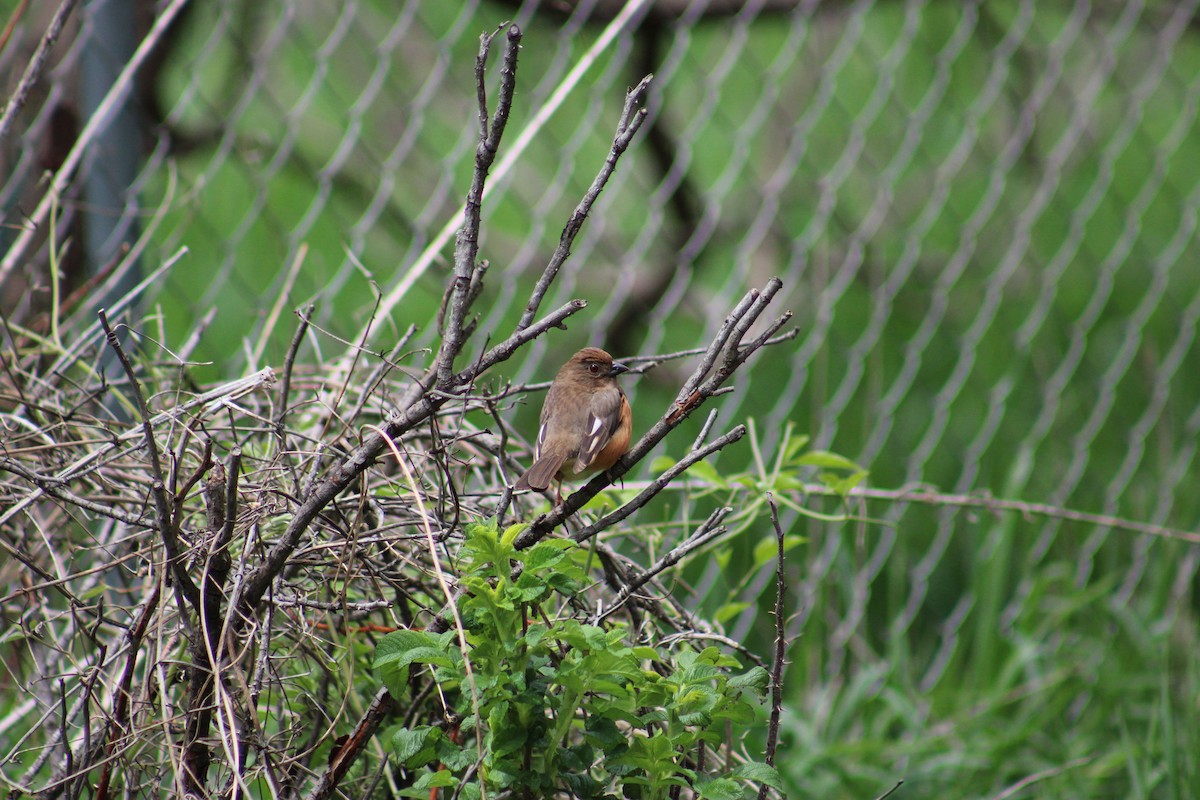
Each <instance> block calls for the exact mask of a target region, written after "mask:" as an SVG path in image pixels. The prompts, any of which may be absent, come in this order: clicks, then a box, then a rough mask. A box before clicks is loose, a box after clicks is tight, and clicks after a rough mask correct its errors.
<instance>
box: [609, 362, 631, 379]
mask: <svg viewBox="0 0 1200 800" xmlns="http://www.w3.org/2000/svg"><path fill="white" fill-rule="evenodd" d="M622 372H629V367H627V366H625V365H624V364H618V363H617V362H615V361H614V362H613V365H612V369H610V370H609V371H608V374H609V375H610V376H612V377H614V378H615V377H616V376H618V375H620V374H621V373H622Z"/></svg>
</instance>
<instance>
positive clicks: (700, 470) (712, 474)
mask: <svg viewBox="0 0 1200 800" xmlns="http://www.w3.org/2000/svg"><path fill="white" fill-rule="evenodd" d="M687 472H688V474H689V475H691V476H692V477H693V478H699V479H700V480H702V481H705V482H706V483H711V484H713V485H714V486H720V487H721V488H722V489H727V488H729V481H727V480H725V476H724V475H722V474H721V473H719V472H717V468H716V467H714V466H713V465H712V464H710V463H708V462H707V461H697V462H696V463H695V464H692V465H691V466H690V467H688V469H687Z"/></svg>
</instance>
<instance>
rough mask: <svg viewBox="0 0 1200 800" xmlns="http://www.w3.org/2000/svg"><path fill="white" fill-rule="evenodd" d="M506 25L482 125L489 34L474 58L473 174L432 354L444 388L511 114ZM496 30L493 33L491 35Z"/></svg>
mask: <svg viewBox="0 0 1200 800" xmlns="http://www.w3.org/2000/svg"><path fill="white" fill-rule="evenodd" d="M505 27H507V29H508V34H507V37H506V38H507V42H506V46H505V48H504V60H503V64H502V66H501V68H500V94H499V96H498V97H497V98H496V112H495V114H494V115H493V116H492V122H491V125H490V126H489V125H488V121H487V113H488V110H487V90H486V84H485V81H484V68H485V67H486V65H487V58H488V52H489V51H490V50H491V44H492V37H493V36H494V35H495V34H486V33H485V34H483V35H482V36H480V37H479V40H480V41H479V55H478V56H477V57H476V59H475V80H476V86H477V93H478V98H479V104H480V105H479V128H480V131H479V146H478V147H477V148H476V149H475V170H474V172H473V174H472V177H471V188H470V189H469V190H468V191H467V199H466V202H465V203H464V204H463V224H462V227H461V228H459V231H458V237H457V238H456V240H455V244H454V279H453V283H452V284H451V288H450V291H451V299H450V314H449V317H448V318H447V321H446V328H445V330H444V331H443V333H442V348H441V352H440V353H439V354H438V380H437V385H438V388H440V389H449V388H451V387H452V385H453V382H454V360H455V359H456V358H458V354H459V352H460V351H461V350H462V347H463V344H464V342H465V339H466V337H465V336H464V333H463V324H464V321H465V320H466V318H467V313H468V311H469V307H470V304H471V294H472V293H473V290H474V289H475V288H476V287H478V286H480V284H479V283H478V281H477V280H476V277H475V276H476V269H477V267H476V258H478V256H479V225H480V220H481V211H482V208H483V193H484V190H485V189H486V188H487V177H488V171H489V170H490V169H491V168H492V162H494V161H495V160H496V153H497V151H498V150H499V148H500V140H501V139H502V138H503V136H504V129H505V127H506V126H507V125H508V116H509V113H510V112H511V111H512V99H513V93H514V92H515V91H516V74H517V55H518V54H519V53H520V50H521V29H520V28H518V27H517V26H516V25H509V24H506V25H503V26H501V29H503V28H505ZM499 32H500V31H499V30H497V31H496V33H499Z"/></svg>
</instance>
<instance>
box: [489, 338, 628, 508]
mask: <svg viewBox="0 0 1200 800" xmlns="http://www.w3.org/2000/svg"><path fill="white" fill-rule="evenodd" d="M628 370H629V367H627V366H625V365H624V364H616V363H614V362H613V359H612V356H610V355H609V354H608V353H606V352H604V351H603V350H601V349H600V348H598V347H585V348H583V349H582V350H580V351H579V352H578V353H576V354H575V355H573V356H571V360H570V361H568V362H567V363H566V364H563V367H562V369H560V370H559V371H558V375H556V376H555V378H554V383H552V384H550V391H549V392H547V393H546V402H545V403H543V404H542V424H541V427H539V428H538V437H537V446H536V448H535V449H534V452H533V466H531V467H530V468H529V469H527V470H525V474H524V475H522V476H521V477H520V478H519V479H518V480H517V482H516V484H515V486H514V487H513V488H515V489H536V490H538V491H539V492H543V491H545V490H546V489H547V488H548V487H549V486H550V481H551V480H552V479H556V478H557V479H558V480H560V481H561V480H563V479H564V478H566V479H575V478H580V477H583V476H584V475H591V474H593V473H596V472H601V471H603V470H606V469H608V468H609V467H611V466H612V465H613V464H615V463H617V459H618V458H620V457H621V456H623V455H625V453H626V452H628V451H629V439H630V437H631V435H632V434H633V412H632V411H631V410H630V408H629V401H628V400H627V399H625V392H624V391H622V389H621V387H620V385H618V384H617V378H616V376H618V375H620V374H621V373H622V372H627V371H628Z"/></svg>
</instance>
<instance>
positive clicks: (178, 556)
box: [97, 309, 200, 608]
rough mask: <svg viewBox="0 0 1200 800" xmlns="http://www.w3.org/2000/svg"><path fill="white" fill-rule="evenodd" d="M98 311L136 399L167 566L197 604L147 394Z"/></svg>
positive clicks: (194, 606) (102, 311) (184, 590)
mask: <svg viewBox="0 0 1200 800" xmlns="http://www.w3.org/2000/svg"><path fill="white" fill-rule="evenodd" d="M97 315H98V316H99V317H100V324H101V325H102V326H103V327H104V333H105V336H106V337H107V338H108V345H109V347H111V348H112V349H113V351H114V352H115V353H116V356H117V359H118V360H119V361H120V362H121V369H122V370H124V371H125V377H126V378H127V379H128V380H129V387H130V391H131V392H132V393H133V397H134V400H136V401H137V407H138V413H139V414H140V416H141V420H142V434H143V436H144V437H145V443H146V451H147V452H148V454H149V456H150V477H151V483H150V493H151V495H152V496H153V498H154V510H155V515H156V517H157V521H158V534H159V536H160V537H162V542H163V547H165V548H166V551H167V564H168V566H169V567H170V570H171V573H172V575H174V577H175V582H176V583H175V585H176V586H177V587H178V588H179V591H180V592H182V593H183V596H184V597H185V598H186V599H187V601H188V603H189V604H191V606H192V607H193V608H196V607H197V606H198V604H199V601H200V592H199V590H198V589H197V588H196V584H195V583H193V582H192V577H191V576H190V575H188V573H187V569H186V567H185V565H184V562H183V551H182V550H181V549H180V545H179V536H178V532H177V531H176V530H175V526H174V525H173V524H172V522H171V505H170V502H169V501H168V498H167V485H166V481H165V479H164V477H163V470H162V460H161V458H160V456H159V453H158V442H157V441H156V439H155V437H154V423H153V421H152V418H151V415H150V408H149V407H148V406H147V405H146V398H145V397H143V396H142V386H141V383H140V382H139V381H138V378H137V373H136V372H135V371H134V369H133V364H132V363H131V362H130V361H129V356H127V355H126V354H125V348H124V347H122V346H121V339H120V337H118V336H117V334H116V332H115V331H114V330H113V329H112V327H111V326H110V325H109V324H108V315H107V314H105V313H104V309H100V310H99V311H98V312H97Z"/></svg>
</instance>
